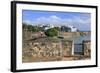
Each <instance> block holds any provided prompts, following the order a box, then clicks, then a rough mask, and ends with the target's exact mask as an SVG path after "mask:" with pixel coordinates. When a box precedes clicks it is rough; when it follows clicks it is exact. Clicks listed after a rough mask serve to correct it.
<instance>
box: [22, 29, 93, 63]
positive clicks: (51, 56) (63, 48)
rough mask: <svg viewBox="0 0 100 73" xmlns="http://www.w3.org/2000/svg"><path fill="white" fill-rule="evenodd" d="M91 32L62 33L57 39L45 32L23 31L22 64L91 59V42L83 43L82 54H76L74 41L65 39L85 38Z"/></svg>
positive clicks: (85, 41)
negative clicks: (73, 37)
mask: <svg viewBox="0 0 100 73" xmlns="http://www.w3.org/2000/svg"><path fill="white" fill-rule="evenodd" d="M87 34H90V32H62V33H59V36H62V37H64V39H61V38H57V37H46V35H45V34H44V32H31V31H28V30H23V42H22V62H24V63H27V62H47V61H68V60H85V59H90V58H91V47H90V46H91V41H90V40H84V41H82V44H81V45H82V52H81V54H75V52H74V50H75V48H74V47H75V45H74V41H73V40H68V39H65V38H66V37H71V36H84V35H87Z"/></svg>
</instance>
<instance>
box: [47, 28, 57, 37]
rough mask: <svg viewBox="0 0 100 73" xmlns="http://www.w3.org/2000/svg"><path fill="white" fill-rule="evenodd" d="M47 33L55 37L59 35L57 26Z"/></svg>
mask: <svg viewBox="0 0 100 73" xmlns="http://www.w3.org/2000/svg"><path fill="white" fill-rule="evenodd" d="M45 34H46V35H47V36H49V37H54V36H57V35H58V30H56V29H55V28H50V29H48V30H47V31H46V32H45Z"/></svg>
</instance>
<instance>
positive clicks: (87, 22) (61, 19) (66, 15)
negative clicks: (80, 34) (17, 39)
mask: <svg viewBox="0 0 100 73" xmlns="http://www.w3.org/2000/svg"><path fill="white" fill-rule="evenodd" d="M22 22H23V23H27V24H32V25H37V24H44V25H46V24H53V25H54V26H62V25H64V26H67V25H71V26H74V27H76V28H77V29H78V30H80V31H90V29H91V14H90V13H82V12H81V13H80V12H58V11H57V12H55V11H37V10H23V11H22Z"/></svg>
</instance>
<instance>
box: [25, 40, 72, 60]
mask: <svg viewBox="0 0 100 73" xmlns="http://www.w3.org/2000/svg"><path fill="white" fill-rule="evenodd" d="M71 55H72V41H59V42H51V41H49V42H46V41H44V42H42V41H39V42H37V41H36V42H34V41H29V42H26V43H25V42H24V44H23V58H25V57H31V58H32V57H35V58H37V59H38V60H42V59H43V58H44V57H45V58H48V60H55V61H56V60H58V59H59V60H60V59H62V58H63V57H67V56H71ZM33 59H34V58H33ZM23 60H24V59H23Z"/></svg>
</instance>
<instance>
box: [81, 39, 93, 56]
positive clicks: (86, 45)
mask: <svg viewBox="0 0 100 73" xmlns="http://www.w3.org/2000/svg"><path fill="white" fill-rule="evenodd" d="M83 50H84V56H87V57H91V42H90V41H83Z"/></svg>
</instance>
